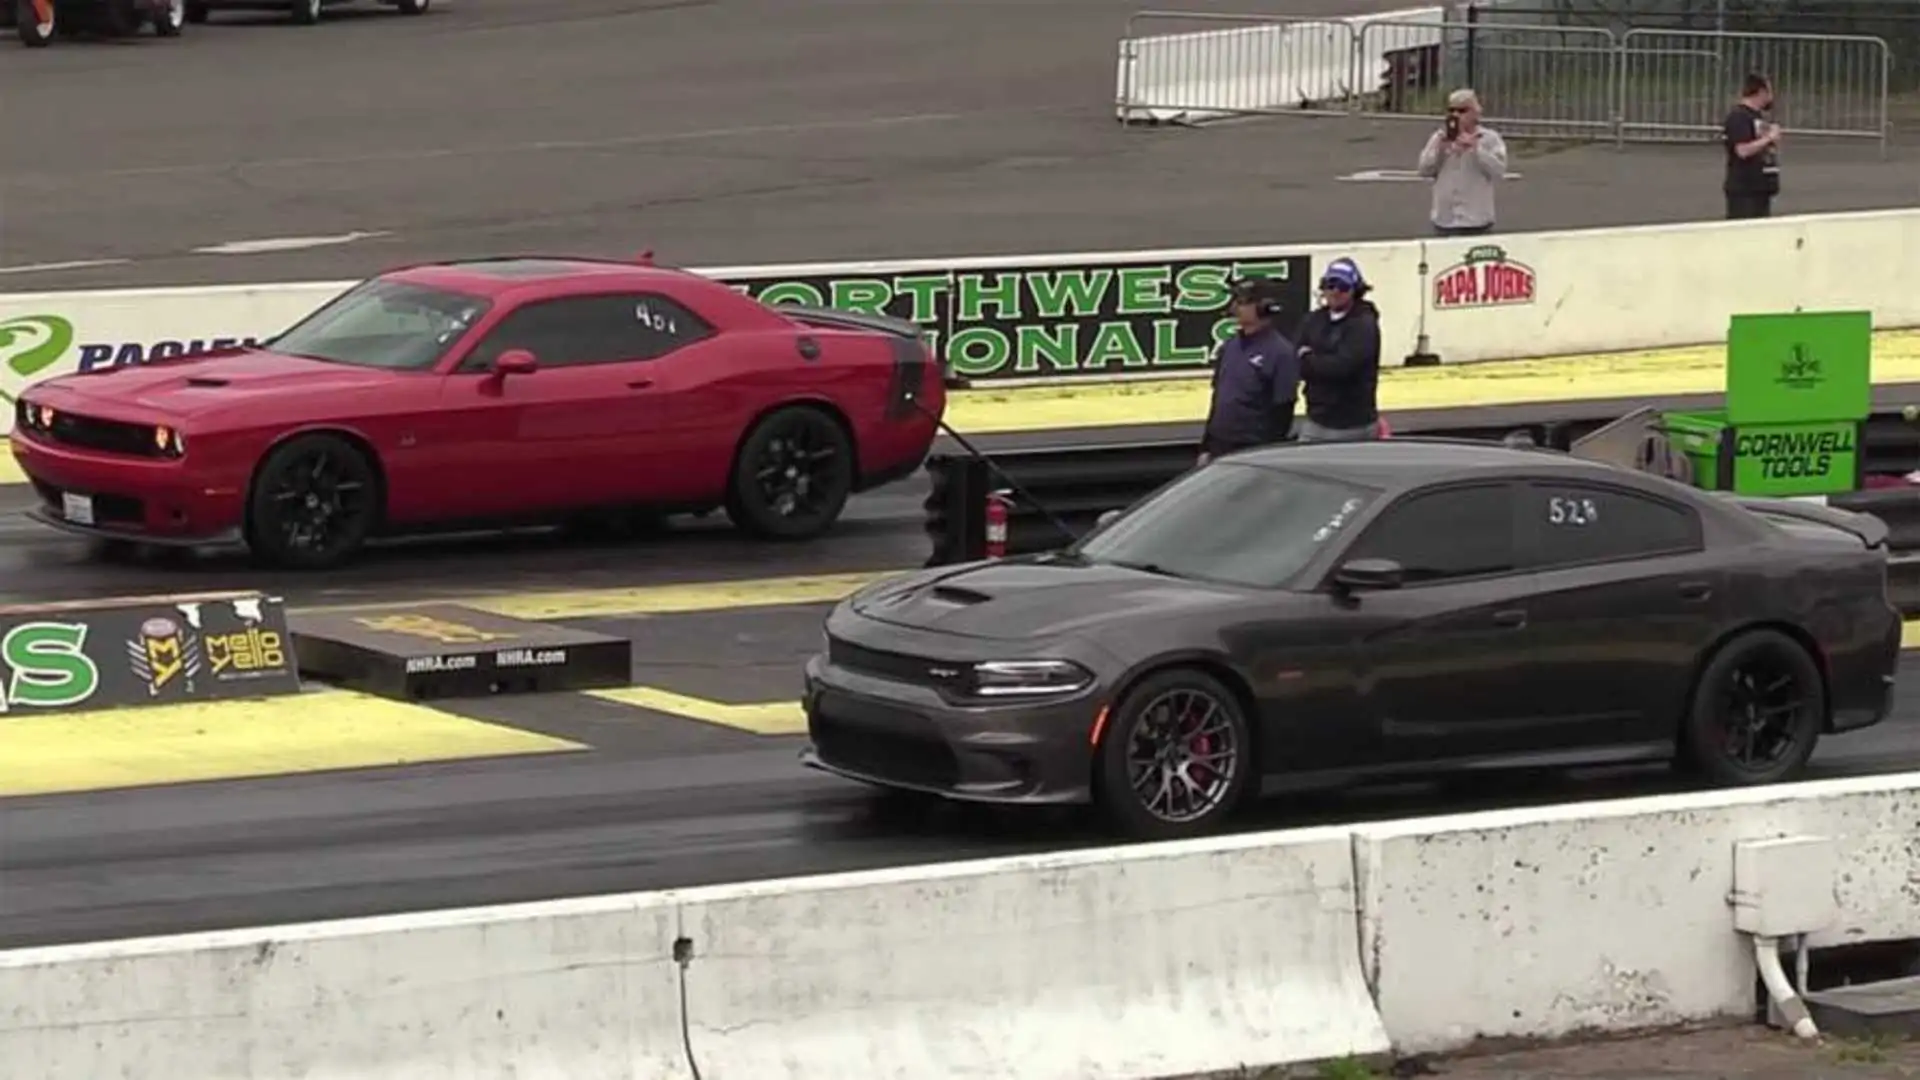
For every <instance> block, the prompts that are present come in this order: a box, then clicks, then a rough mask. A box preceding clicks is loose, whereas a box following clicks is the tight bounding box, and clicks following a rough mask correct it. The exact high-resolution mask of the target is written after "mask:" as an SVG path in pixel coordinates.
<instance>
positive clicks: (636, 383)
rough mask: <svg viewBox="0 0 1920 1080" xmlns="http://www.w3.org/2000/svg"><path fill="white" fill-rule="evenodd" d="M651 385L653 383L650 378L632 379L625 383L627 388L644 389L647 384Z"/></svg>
mask: <svg viewBox="0 0 1920 1080" xmlns="http://www.w3.org/2000/svg"><path fill="white" fill-rule="evenodd" d="M652 385H653V380H652V379H635V380H633V381H632V382H629V383H628V384H627V389H629V390H645V389H646V388H647V387H649V386H652Z"/></svg>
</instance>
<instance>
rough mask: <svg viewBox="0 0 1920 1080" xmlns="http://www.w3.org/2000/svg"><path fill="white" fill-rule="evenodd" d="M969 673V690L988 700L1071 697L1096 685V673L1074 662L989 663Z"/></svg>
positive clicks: (975, 666) (977, 665) (980, 664)
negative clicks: (1064, 695) (1042, 696)
mask: <svg viewBox="0 0 1920 1080" xmlns="http://www.w3.org/2000/svg"><path fill="white" fill-rule="evenodd" d="M969 674H970V678H969V679H968V682H969V684H970V685H969V686H968V689H969V690H970V691H971V692H972V693H973V695H974V696H976V697H987V698H1002V697H1038V696H1040V695H1043V694H1071V693H1074V692H1076V691H1080V690H1085V689H1086V688H1087V687H1089V686H1091V685H1093V672H1091V671H1088V670H1087V669H1086V668H1083V667H1081V666H1080V665H1079V664H1076V663H1073V662H1072V661H1070V660H988V661H985V662H983V663H978V664H975V665H973V670H972V671H971V672H970V673H969Z"/></svg>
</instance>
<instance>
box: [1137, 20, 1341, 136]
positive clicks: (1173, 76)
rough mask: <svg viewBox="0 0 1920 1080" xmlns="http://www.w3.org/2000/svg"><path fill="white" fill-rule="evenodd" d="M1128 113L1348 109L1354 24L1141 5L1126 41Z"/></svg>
mask: <svg viewBox="0 0 1920 1080" xmlns="http://www.w3.org/2000/svg"><path fill="white" fill-rule="evenodd" d="M1120 50H1121V51H1120V77H1119V87H1118V105H1119V115H1120V118H1121V119H1122V120H1123V121H1154V120H1168V119H1178V118H1186V119H1194V118H1204V117H1210V116H1234V115H1248V114H1254V113H1271V112H1299V113H1308V114H1320V115H1345V114H1346V113H1348V112H1349V111H1350V109H1349V105H1348V102H1349V99H1350V98H1351V97H1352V95H1353V93H1354V90H1355V88H1354V86H1353V55H1354V33H1353V27H1351V26H1349V25H1348V24H1346V23H1344V22H1341V21H1339V20H1337V19H1331V20H1330V19H1315V18H1308V17H1295V16H1288V15H1271V16H1269V15H1214V14H1207V13H1203V12H1190V11H1142V12H1138V13H1136V14H1134V15H1133V16H1132V17H1131V18H1129V19H1128V20H1127V31H1126V37H1125V39H1123V40H1122V41H1121V43H1120Z"/></svg>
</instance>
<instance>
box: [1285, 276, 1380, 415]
mask: <svg viewBox="0 0 1920 1080" xmlns="http://www.w3.org/2000/svg"><path fill="white" fill-rule="evenodd" d="M1369 288H1370V287H1369V286H1368V285H1367V280H1366V278H1365V277H1363V276H1361V273H1360V266H1359V264H1358V263H1356V262H1354V261H1353V260H1352V259H1348V258H1339V259H1335V260H1333V261H1332V262H1331V263H1328V264H1327V268H1326V271H1325V272H1324V273H1322V274H1321V275H1320V298H1321V301H1322V303H1321V306H1320V307H1318V308H1315V309H1314V310H1313V311H1312V312H1311V313H1310V314H1308V316H1307V317H1306V320H1305V321H1303V322H1302V323H1301V324H1300V330H1299V334H1298V337H1299V339H1300V381H1301V384H1302V385H1303V386H1304V387H1305V389H1306V396H1307V415H1306V416H1305V417H1304V418H1303V419H1302V420H1301V422H1300V433H1299V437H1300V441H1301V442H1303V443H1305V442H1349V441H1358V440H1362V439H1377V438H1379V437H1380V408H1379V403H1378V401H1377V394H1378V391H1379V386H1380V311H1379V309H1378V308H1376V307H1374V306H1373V301H1371V300H1368V299H1367V298H1366V297H1367V293H1368V291H1369Z"/></svg>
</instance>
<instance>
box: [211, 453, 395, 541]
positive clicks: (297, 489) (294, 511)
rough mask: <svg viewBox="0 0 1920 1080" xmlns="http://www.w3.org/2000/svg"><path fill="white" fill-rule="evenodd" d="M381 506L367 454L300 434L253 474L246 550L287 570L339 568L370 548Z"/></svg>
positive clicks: (271, 454)
mask: <svg viewBox="0 0 1920 1080" xmlns="http://www.w3.org/2000/svg"><path fill="white" fill-rule="evenodd" d="M381 506H382V498H381V491H380V481H379V475H378V473H377V471H376V470H375V468H374V464H373V462H372V461H371V460H369V459H368V458H367V455H366V454H364V453H362V452H361V451H360V449H359V448H358V447H356V446H354V445H353V444H352V443H350V442H347V441H346V440H345V439H342V438H340V437H339V436H336V435H322V434H315V435H301V436H298V437H296V438H292V439H289V440H287V441H286V442H284V443H282V444H280V445H279V446H277V447H275V448H274V449H273V452H272V453H270V454H268V455H267V458H266V461H264V462H263V463H262V464H261V466H260V468H259V469H258V470H257V471H256V472H255V474H254V480H253V489H252V491H251V492H250V493H249V495H248V498H247V522H246V527H245V533H246V541H247V547H248V548H249V549H250V550H251V551H252V552H253V554H254V556H255V557H256V558H258V559H260V560H261V561H263V562H266V563H267V564H269V565H271V566H274V567H279V568H282V569H288V570H325V569H329V568H332V567H335V566H339V565H341V564H343V563H345V562H347V561H348V560H350V559H352V558H353V557H354V556H355V555H357V554H359V553H360V549H361V548H363V547H365V546H366V542H367V538H368V537H369V536H371V535H372V534H373V528H374V525H375V523H376V522H378V520H379V518H380V513H381Z"/></svg>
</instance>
